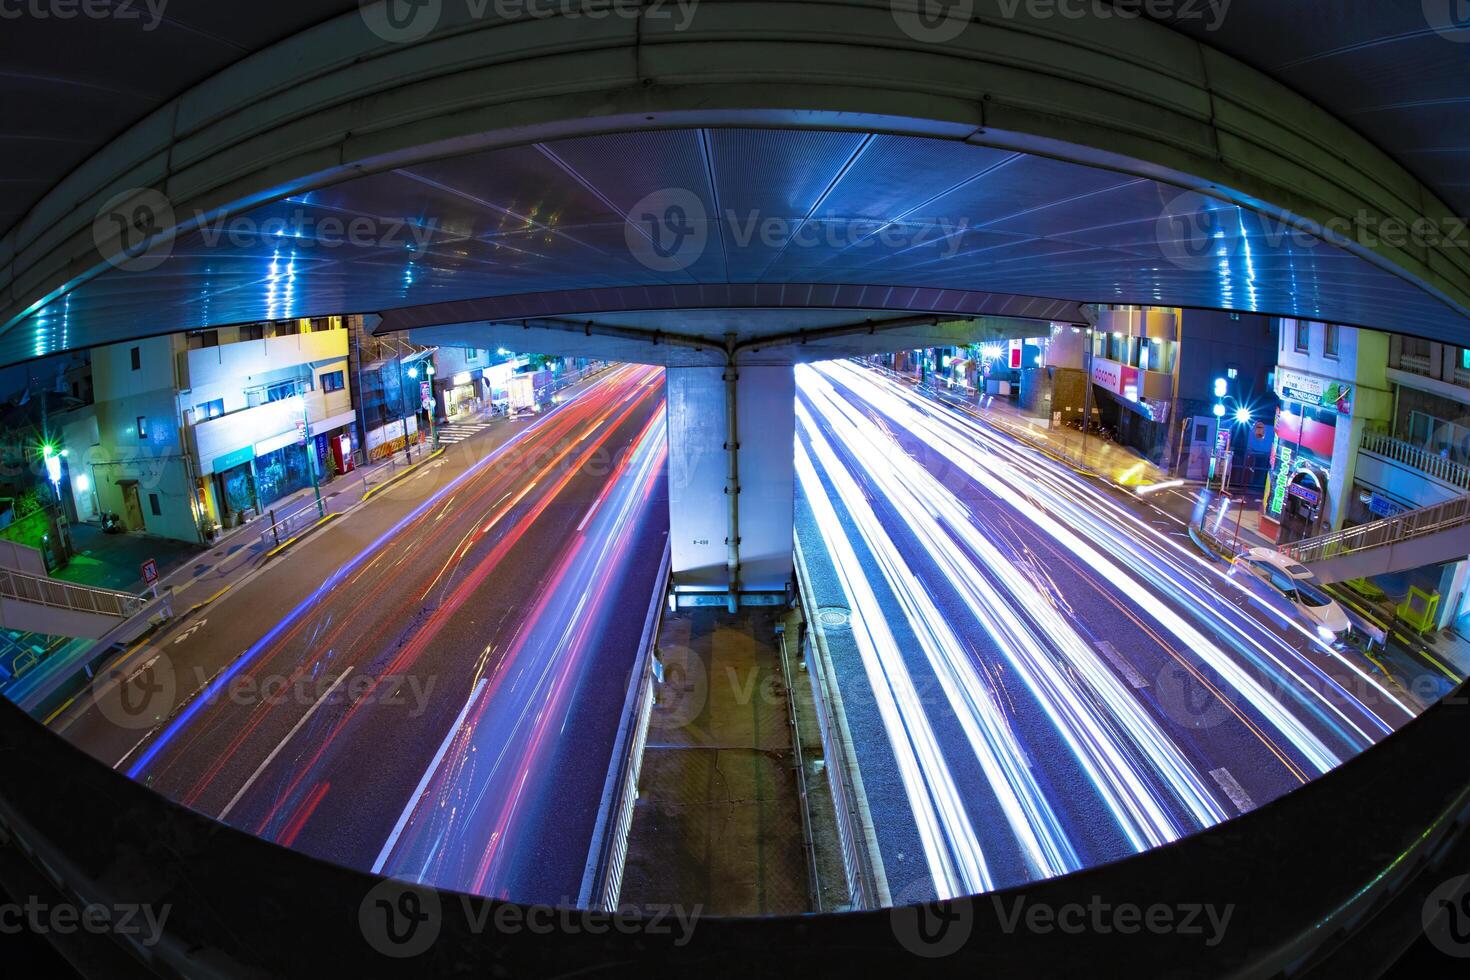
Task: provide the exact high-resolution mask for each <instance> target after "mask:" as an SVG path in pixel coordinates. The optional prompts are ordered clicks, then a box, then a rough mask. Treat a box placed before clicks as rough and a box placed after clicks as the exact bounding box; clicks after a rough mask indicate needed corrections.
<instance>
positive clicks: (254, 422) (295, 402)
mask: <svg viewBox="0 0 1470 980" xmlns="http://www.w3.org/2000/svg"><path fill="white" fill-rule="evenodd" d="M347 358H348V331H347V330H345V329H344V328H343V322H342V318H341V317H321V318H317V319H312V320H304V319H303V320H285V321H277V322H273V323H258V324H250V325H246V326H239V327H221V328H218V329H211V330H197V331H190V332H188V333H179V334H172V335H169V336H165V337H155V338H150V339H147V340H141V341H137V342H133V343H123V344H113V345H110V346H107V347H100V348H97V349H96V350H94V351H93V353H92V366H93V371H92V373H93V387H94V392H95V398H96V413H97V432H98V436H97V438H98V443H97V445H96V446H95V447H93V448H92V449H91V451H90V452H88V454H87V460H86V464H87V470H88V471H89V474H90V479H89V481H88V482H89V483H90V485H91V487H93V488H94V489H95V493H96V495H97V502H98V506H99V508H100V509H101V510H105V511H112V512H114V513H117V514H118V515H119V516H121V518H122V519H123V522H124V524H125V525H126V526H127V527H128V529H129V530H132V531H145V532H147V533H150V534H157V535H160V536H163V537H169V538H176V539H179V540H183V541H203V540H207V538H208V536H209V535H210V534H211V533H212V532H213V529H214V528H215V526H216V525H223V526H227V527H228V526H233V525H235V524H238V523H239V522H241V521H243V520H247V519H249V518H251V517H253V516H255V515H258V514H261V513H264V512H265V511H266V510H267V509H268V508H269V507H270V505H271V504H272V503H274V502H275V501H276V500H279V499H280V498H282V497H284V496H286V495H287V494H290V493H292V492H294V491H295V490H299V489H301V488H303V487H306V486H310V485H311V482H312V477H313V472H314V474H315V476H316V478H317V480H319V481H322V482H325V481H326V480H328V479H330V478H331V477H332V476H333V475H334V474H336V473H341V472H345V471H347V470H349V469H351V467H352V465H353V458H354V450H355V448H356V447H355V445H354V443H353V437H352V427H353V423H354V422H355V420H356V417H357V416H356V412H355V411H354V408H353V404H352V390H351V384H350V378H349V372H348V366H347Z"/></svg>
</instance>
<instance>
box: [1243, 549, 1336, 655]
mask: <svg viewBox="0 0 1470 980" xmlns="http://www.w3.org/2000/svg"><path fill="white" fill-rule="evenodd" d="M1235 569H1240V570H1241V571H1243V572H1244V573H1245V574H1248V575H1250V576H1251V577H1252V578H1255V579H1257V580H1259V581H1261V582H1264V583H1266V584H1267V585H1269V586H1271V587H1272V588H1273V589H1275V590H1276V591H1277V592H1279V593H1281V595H1283V596H1284V597H1285V598H1286V599H1287V601H1289V602H1290V603H1291V604H1292V605H1293V606H1294V607H1295V608H1296V610H1297V612H1299V613H1300V614H1301V615H1302V616H1304V617H1305V618H1306V619H1308V620H1310V621H1311V623H1312V624H1313V625H1314V626H1316V627H1317V632H1318V634H1319V635H1321V636H1322V638H1323V639H1326V640H1340V639H1344V638H1345V637H1346V636H1347V634H1348V632H1349V631H1350V630H1351V629H1352V623H1351V621H1349V620H1348V616H1347V613H1346V612H1345V611H1343V608H1342V606H1340V605H1338V604H1337V602H1336V601H1335V600H1334V599H1333V598H1332V597H1331V596H1329V595H1327V593H1325V592H1323V591H1322V588H1321V585H1320V583H1319V582H1318V581H1317V577H1316V576H1315V575H1313V574H1312V572H1311V570H1310V569H1308V568H1307V567H1306V566H1305V565H1302V564H1299V563H1298V562H1294V561H1292V560H1291V559H1290V558H1288V557H1286V556H1285V555H1283V554H1281V553H1280V552H1277V551H1272V550H1271V549H1270V548H1251V549H1250V550H1249V551H1247V552H1245V553H1244V554H1241V555H1238V556H1237V557H1236V559H1235V562H1234V566H1233V568H1232V571H1234V570H1235Z"/></svg>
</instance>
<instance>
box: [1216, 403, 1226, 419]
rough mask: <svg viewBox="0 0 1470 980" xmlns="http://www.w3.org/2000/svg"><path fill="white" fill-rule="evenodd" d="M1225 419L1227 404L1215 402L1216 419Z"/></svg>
mask: <svg viewBox="0 0 1470 980" xmlns="http://www.w3.org/2000/svg"><path fill="white" fill-rule="evenodd" d="M1224 417H1225V403H1224V402H1215V418H1217V419H1223V418H1224Z"/></svg>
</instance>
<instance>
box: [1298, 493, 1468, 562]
mask: <svg viewBox="0 0 1470 980" xmlns="http://www.w3.org/2000/svg"><path fill="white" fill-rule="evenodd" d="M1465 524H1470V494H1467V495H1465V496H1463V497H1456V498H1455V499H1453V500H1446V501H1445V502H1444V503H1440V504H1435V505H1433V506H1431V507H1422V508H1420V509H1419V510H1411V511H1405V512H1404V513H1402V514H1398V515H1396V516H1394V517H1388V518H1384V519H1383V520H1381V521H1374V522H1373V523H1372V524H1362V525H1359V526H1358V527H1354V528H1348V529H1346V530H1343V531H1334V532H1333V533H1332V534H1323V535H1320V536H1318V537H1315V538H1306V539H1304V540H1302V541H1295V542H1293V543H1291V544H1287V545H1282V546H1281V547H1280V548H1278V549H1277V550H1278V551H1280V552H1281V554H1283V555H1286V556H1287V557H1289V558H1292V559H1294V560H1295V561H1299V562H1301V563H1302V564H1303V565H1310V564H1311V563H1312V562H1316V561H1322V560H1324V559H1326V558H1334V557H1337V556H1338V555H1346V554H1350V553H1353V552H1358V551H1366V550H1368V549H1369V548H1381V547H1383V546H1384V545H1390V544H1398V543H1399V542H1401V541H1408V540H1411V539H1413V538H1422V537H1424V536H1425V535H1428V534H1434V533H1436V532H1438V531H1447V530H1449V529H1451V528H1455V527H1460V526H1462V525H1465Z"/></svg>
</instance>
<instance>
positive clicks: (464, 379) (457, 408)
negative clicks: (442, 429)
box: [440, 370, 483, 420]
mask: <svg viewBox="0 0 1470 980" xmlns="http://www.w3.org/2000/svg"><path fill="white" fill-rule="evenodd" d="M479 376H480V372H479V370H474V371H461V372H459V373H458V374H456V375H454V377H452V378H450V379H449V382H448V384H446V385H444V386H443V387H441V388H440V392H441V397H442V399H443V402H444V417H445V418H446V419H450V420H453V419H455V418H457V417H459V416H461V415H473V414H475V413H476V412H478V411H480V409H481V408H482V407H483V402H481V400H480V393H479V386H478V385H476V384H475V381H476V380H477V379H478V378H479Z"/></svg>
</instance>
